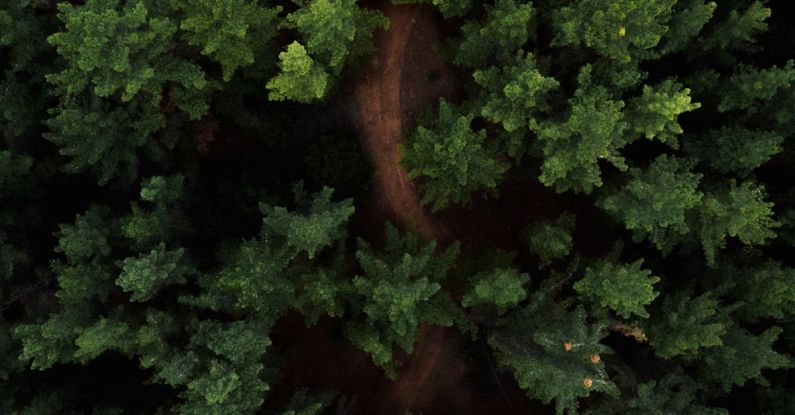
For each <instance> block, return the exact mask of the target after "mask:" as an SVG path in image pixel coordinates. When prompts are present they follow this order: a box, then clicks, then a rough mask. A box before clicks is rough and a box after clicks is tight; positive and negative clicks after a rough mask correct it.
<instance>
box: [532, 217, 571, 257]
mask: <svg viewBox="0 0 795 415" xmlns="http://www.w3.org/2000/svg"><path fill="white" fill-rule="evenodd" d="M576 220H577V218H576V217H575V216H574V215H572V214H570V213H563V214H561V215H560V216H558V217H557V218H556V219H554V220H552V221H543V222H538V223H536V224H534V225H532V226H530V227H529V228H528V229H527V232H526V239H527V241H528V244H529V246H530V251H532V252H533V253H534V254H536V255H537V256H538V258H539V262H540V265H541V266H542V267H547V266H549V265H550V264H552V262H553V261H555V260H558V259H562V258H565V257H566V256H567V255H568V254H569V252H571V249H572V248H573V247H574V238H573V237H572V232H573V231H574V227H575V225H576Z"/></svg>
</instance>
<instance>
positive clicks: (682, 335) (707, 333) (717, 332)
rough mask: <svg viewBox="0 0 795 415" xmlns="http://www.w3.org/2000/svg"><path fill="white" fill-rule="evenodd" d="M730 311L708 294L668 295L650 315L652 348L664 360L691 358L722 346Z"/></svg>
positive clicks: (649, 327)
mask: <svg viewBox="0 0 795 415" xmlns="http://www.w3.org/2000/svg"><path fill="white" fill-rule="evenodd" d="M729 311H731V310H728V309H721V308H720V303H719V302H718V301H717V300H716V299H714V298H713V297H712V295H710V294H709V293H705V294H701V295H699V296H693V295H692V294H691V293H689V292H678V293H675V294H672V295H668V296H666V297H664V298H663V301H662V304H661V305H660V306H659V307H656V308H655V309H654V310H653V312H652V313H651V316H652V318H651V320H650V321H649V324H648V326H647V333H648V335H649V344H650V345H651V346H652V347H653V348H654V351H655V353H657V355H658V356H660V357H663V358H671V357H674V356H678V355H685V356H688V355H689V356H692V355H693V354H694V353H696V352H698V351H700V350H702V349H704V348H711V347H715V346H720V345H722V344H723V341H722V340H721V338H722V336H723V335H724V334H726V331H727V330H728V328H729V326H731V323H730V322H729V321H728V316H727V314H728V312H729Z"/></svg>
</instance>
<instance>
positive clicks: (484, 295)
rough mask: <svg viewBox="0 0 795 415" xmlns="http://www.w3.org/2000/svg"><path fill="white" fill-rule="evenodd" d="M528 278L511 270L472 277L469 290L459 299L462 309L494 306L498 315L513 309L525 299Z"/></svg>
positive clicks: (506, 269)
mask: <svg viewBox="0 0 795 415" xmlns="http://www.w3.org/2000/svg"><path fill="white" fill-rule="evenodd" d="M529 282H530V276H529V275H527V274H522V273H520V272H518V271H517V270H515V269H513V268H498V269H495V270H494V271H492V272H481V273H478V274H476V275H475V276H473V277H472V282H471V288H470V289H469V291H468V292H467V293H465V294H464V296H463V297H462V298H461V305H462V306H464V307H473V306H484V305H485V306H496V308H497V312H498V313H499V314H503V313H505V311H506V310H508V309H509V308H513V307H515V306H516V305H517V304H519V302H521V301H522V300H524V299H525V298H526V297H527V292H526V291H525V288H524V286H525V285H526V284H527V283H529Z"/></svg>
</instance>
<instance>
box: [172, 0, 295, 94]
mask: <svg viewBox="0 0 795 415" xmlns="http://www.w3.org/2000/svg"><path fill="white" fill-rule="evenodd" d="M172 7H174V8H175V9H177V10H179V11H180V12H182V13H183V16H184V17H183V18H182V21H181V23H180V24H179V28H180V29H181V30H182V31H183V32H184V37H185V38H186V40H187V43H188V44H190V45H192V46H198V47H200V48H201V53H202V55H206V56H210V57H211V58H212V59H213V60H215V61H216V62H218V63H220V64H221V68H222V69H223V79H224V81H229V80H230V79H231V78H232V76H233V75H234V73H235V71H236V70H237V69H238V68H242V67H246V66H249V65H251V64H253V63H254V58H255V53H256V49H257V48H259V47H262V45H263V44H265V43H268V42H270V41H271V40H272V39H273V38H275V37H276V28H277V15H278V14H279V12H280V11H281V7H279V6H277V7H274V8H267V7H263V6H261V5H259V4H257V2H256V1H251V0H224V1H222V2H217V1H211V0H189V1H181V0H172Z"/></svg>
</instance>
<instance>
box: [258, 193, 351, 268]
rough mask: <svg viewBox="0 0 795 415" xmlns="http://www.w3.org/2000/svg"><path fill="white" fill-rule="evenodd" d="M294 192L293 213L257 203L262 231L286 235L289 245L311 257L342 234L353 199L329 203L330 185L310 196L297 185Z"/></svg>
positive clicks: (341, 236)
mask: <svg viewBox="0 0 795 415" xmlns="http://www.w3.org/2000/svg"><path fill="white" fill-rule="evenodd" d="M293 191H294V193H295V199H296V203H297V204H298V206H299V210H298V212H296V213H291V212H288V211H287V209H285V208H283V207H280V206H270V205H267V204H260V210H261V211H262V216H263V218H262V226H263V233H265V234H267V235H278V236H280V237H284V238H286V241H287V244H288V245H289V246H290V247H292V248H294V249H295V250H296V251H305V252H306V253H307V255H308V256H309V258H310V259H312V258H314V257H315V254H316V253H317V252H318V251H320V250H322V249H323V248H325V247H327V246H330V245H331V244H332V243H333V242H334V241H337V240H339V239H342V238H344V237H345V235H346V232H345V225H346V224H347V222H348V219H350V217H351V215H353V211H354V208H353V200H352V199H346V200H344V201H342V202H332V201H331V195H332V193H333V190H332V189H331V188H329V187H324V188H323V190H322V191H320V192H319V193H317V194H315V195H313V196H312V197H311V198H310V197H309V195H308V194H307V193H306V192H304V190H303V188H302V186H301V185H300V184H298V185H296V186H295V188H294V190H293Z"/></svg>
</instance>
